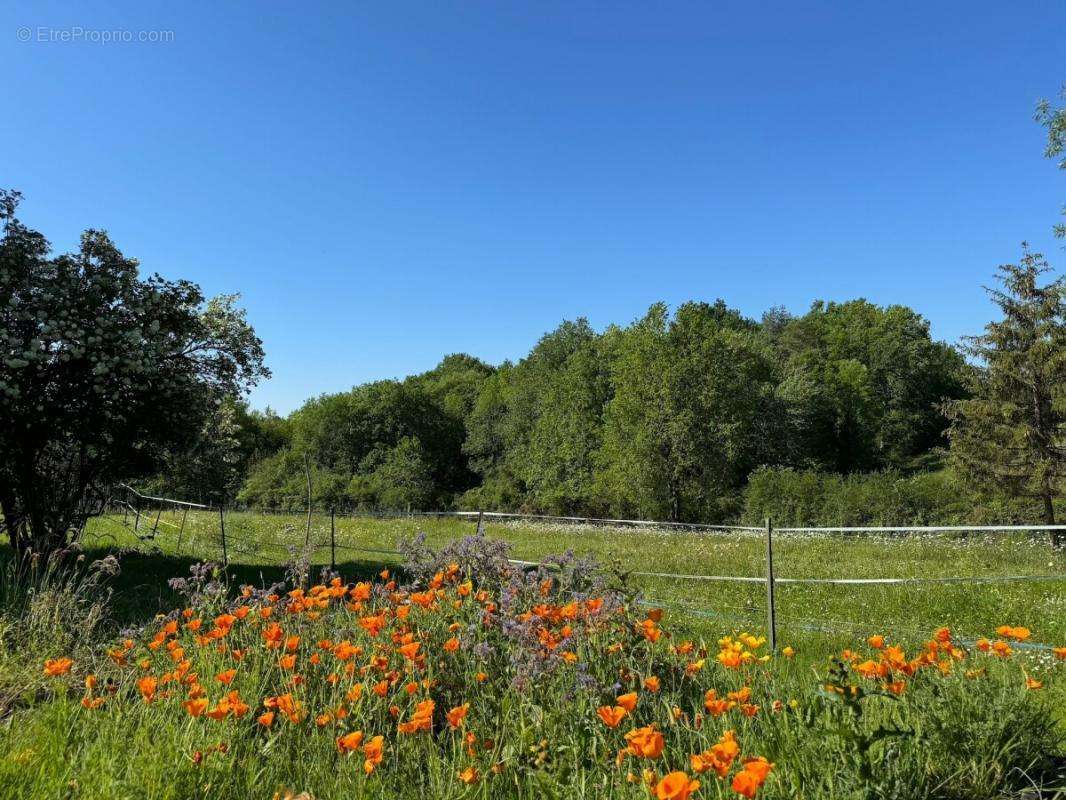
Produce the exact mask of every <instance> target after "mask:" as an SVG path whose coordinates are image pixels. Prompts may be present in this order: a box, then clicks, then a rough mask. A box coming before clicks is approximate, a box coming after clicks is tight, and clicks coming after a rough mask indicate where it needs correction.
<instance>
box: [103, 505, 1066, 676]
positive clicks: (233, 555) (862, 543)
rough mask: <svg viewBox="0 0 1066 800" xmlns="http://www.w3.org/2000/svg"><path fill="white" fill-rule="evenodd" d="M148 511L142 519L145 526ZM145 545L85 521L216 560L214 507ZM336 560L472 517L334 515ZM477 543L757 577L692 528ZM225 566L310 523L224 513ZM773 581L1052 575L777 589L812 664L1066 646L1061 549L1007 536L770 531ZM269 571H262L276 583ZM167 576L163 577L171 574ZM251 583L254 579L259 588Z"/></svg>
mask: <svg viewBox="0 0 1066 800" xmlns="http://www.w3.org/2000/svg"><path fill="white" fill-rule="evenodd" d="M154 519H155V518H154V517H152V516H150V515H147V514H146V515H145V517H144V518H143V520H142V521H143V522H144V525H145V527H146V528H147V529H148V530H149V531H150V530H151V527H152V523H154ZM162 520H163V522H164V523H169V524H160V525H159V526H158V528H157V530H158V534H157V536H156V538H155V539H154V540H153V541H150V542H142V541H139V540H138V539H136V538H135V537H133V536H132V535H131V531H130V527H129V525H128V524H126V525H124V524H123V523H122V520H121V517H111V518H103V519H97V520H94V521H93V522H92V523H91V524H90V527H89V529H88V533H87V536H86V542H87V543H94V542H95V543H108V544H111V543H118V544H121V545H125V546H138V547H145V546H146V545H147V546H148V547H150V548H157V549H158V552H159V553H160V554H163V555H175V554H178V553H179V552H180V553H181V554H183V555H187V556H190V557H199V558H210V559H215V560H219V559H221V546H220V536H219V521H218V515H217V513H206V512H192V513H190V514H189V516H188V518H187V521H186V526H185V530H184V533H183V536H182V540H181V542H180V547H179V542H178V539H177V528H176V527H174V526H176V525H179V524H180V521H181V518H180V516H179V515H178V514H177V513H175V512H169V511H168V512H166V513H165V514H164V515H163V517H162ZM335 524H336V533H335V540H336V544H337V560H338V562H340V563H341V564H351V567H349V568H348V569H346V570H345V571H346V572H350V571H351V568H352V567H359V566H362V565H366V564H368V563H369V562H373V561H380V562H381V563H398V561H399V559H400V557H399V556H396V555H391V554H389V553H387V552H383V551H388V550H395V549H396V546H397V543H398V542H399V541H400V539H402V538H404V537H411V536H414V535H415V534H417V533H420V532H421V533H424V534H425V535H426V538H427V542H428V543H429V544H430V545H431V546H439V545H441V544H444V543H446V542H448V541H453V540H455V539H457V538H460V537H462V536H465V535H469V534H471V533H473V532H474V530H475V523H474V521H473V520H469V519H456V518H433V517H416V518H410V517H400V518H384V519H377V518H369V517H354V518H351V517H337V518H336V523H335ZM484 529H485V532H486V535H487V536H489V537H492V538H498V539H502V540H504V541H506V542H508V543H509V544H510V545H511V548H512V550H511V552H512V557H513V558H516V559H523V560H530V561H536V560H539V559H540V558H543V557H544V556H547V555H551V554H557V553H562V552H565V551H566V550H573V551H574V552H575V553H576V554H578V555H589V556H592V557H594V558H595V559H597V560H598V561H599V562H601V563H603V564H605V565H607V566H609V567H613V568H616V569H618V570H620V571H622V572H627V571H629V572H662V573H674V574H683V575H727V576H749V577H759V578H762V577H764V576H765V569H766V545H765V539H764V537H763V535H762V534H761V533H758V532H752V533H745V532H738V531H727V532H721V533H691V532H676V531H667V530H647V529H632V528H601V527H593V526H574V525H562V524H560V525H546V524H539V523H530V522H515V523H511V522H508V523H499V522H495V521H488V522H486V523H485V526H484ZM226 532H227V535H228V539H229V541H228V544H229V558H230V562H231V563H233V564H235V565H239V567H240V568H241V569H242V570H244V571H245V572H249V571H251V573H252V574H253V575H254V572H255V568H257V567H270V566H277V565H280V564H283V563H284V562H285V561H286V560H287V559H288V558H289V557H290V549H289V548H300V547H302V545H303V542H304V539H305V535H306V516H303V515H300V514H290V515H285V514H262V513H243V512H242V513H235V512H230V513H227V515H226ZM329 541H330V521H329V517H328V516H325V515H315V516H313V517H312V526H311V542H312V543H313V544H317V545H319V546H318V547H317V548H316V549H315V550H314V551H313V552H312V561H313V563H315V564H318V565H328V564H329V559H330V550H329ZM774 565H775V573H776V576H777V577H778V578H884V577H902V578H934V577H965V576H973V577H993V576H1003V575H1058V576H1062V579H1061V580H1057V581H1039V582H1010V583H976V584H967V583H955V584H904V585H884V584H873V585H817V584H814V585H812V584H778V585H777V587H776V592H777V596H776V603H775V605H776V609H777V626H778V638H779V641H780V642H781V643H782V644H792V645H794V646H797V647H802V649H803V650H813V651H814V652H813V655H815V656H816V657H818V658H821V657H823V656H824V655H825V654H826V653H828V652H831V651H835V650H837V649H839V648H840V647H841V646H845V645H846V644H847V643H848V642H850V641H853V640H854V639H855V638H856V637H860V638H864V637H866V636H868V635H870V634H873V633H888V634H892V635H893V636H895V637H896V638H897V639H898V640H900V641H905V642H917V641H921V640H922V639H923V638H925V637H927V636H929V634H930V633H931V632H932V631H933V630H934V629H935V628H937V627H939V626H941V625H948V626H950V627H951V628H952V629H953V630H955V631H956V632H957V635H959V636H961V637H963V638H966V639H971V640H972V639H976V638H978V637H981V636H988V635H990V634H991V633H992V630H993V629H994V628H995V627H996V626H998V625H1001V624H1010V625H1025V626H1027V627H1029V628H1030V629H1031V630H1032V631H1033V632H1034V638H1035V639H1036V640H1038V641H1040V642H1044V643H1050V644H1055V645H1058V644H1061V643H1063V642H1064V641H1066V554H1064V553H1062V552H1059V553H1057V554H1056V553H1053V552H1052V550H1051V549H1050V548H1049V546H1048V544H1047V541H1046V539H1045V538H1044V537H1042V536H1027V535H1020V534H1007V533H977V534H967V535H965V536H960V535H949V534H945V535H928V534H922V535H909V536H896V537H891V536H884V535H880V536H870V535H833V536H826V535H803V534H777V535H776V536H775V539H774ZM276 574H277V573H276V572H271V571H269V570H268V571H266V572H265V573H264V575H265V576H276ZM167 577H169V576H167ZM626 580H627V583H628V584H629V585H630V586H632V587H634V588H637V589H639V590H640V591H641V592H642V593H643V595H644V596H645V598H646V599H648V600H649V601H651V602H658V603H660V604H661V605H663V607H665V608H670V609H671V610H673V611H674V612H676V613H674V614H673V616H674V617H675V620H676V621H677V622H678V623H680V624H683V625H684V626H685V627H686V628H688V629H690V630H692V631H694V632H697V633H698V632H701V631H720V630H722V629H723V628H733V627H744V628H747V629H760V630H765V628H766V626H767V599H766V587H765V584H764V583H762V582H760V583H734V582H720V581H701V580H685V579H673V578H653V577H644V576H639V575H630V576H628V577H627V578H626ZM257 582H258V581H257Z"/></svg>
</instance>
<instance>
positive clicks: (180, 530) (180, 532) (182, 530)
mask: <svg viewBox="0 0 1066 800" xmlns="http://www.w3.org/2000/svg"><path fill="white" fill-rule="evenodd" d="M188 516H189V507H188V506H185V509H184V510H183V511H182V512H181V527H180V528H178V555H179V556H180V555H181V537H182V536H183V535H184V533H185V519H186V518H187V517H188Z"/></svg>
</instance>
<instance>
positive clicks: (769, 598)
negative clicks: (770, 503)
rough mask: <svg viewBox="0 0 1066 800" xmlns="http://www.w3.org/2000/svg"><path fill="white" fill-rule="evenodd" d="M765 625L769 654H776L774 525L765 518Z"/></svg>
mask: <svg viewBox="0 0 1066 800" xmlns="http://www.w3.org/2000/svg"><path fill="white" fill-rule="evenodd" d="M766 623H767V628H768V629H769V637H770V652H771V653H776V652H777V609H776V608H775V607H774V525H773V523H772V522H771V521H770V518H769V517H767V518H766Z"/></svg>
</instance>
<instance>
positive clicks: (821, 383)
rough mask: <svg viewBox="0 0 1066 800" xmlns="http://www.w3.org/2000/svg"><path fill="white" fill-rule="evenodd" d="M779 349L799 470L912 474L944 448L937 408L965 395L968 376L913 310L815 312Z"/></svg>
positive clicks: (851, 307) (860, 304)
mask: <svg viewBox="0 0 1066 800" xmlns="http://www.w3.org/2000/svg"><path fill="white" fill-rule="evenodd" d="M773 341H774V349H775V351H776V353H777V357H778V359H779V360H780V362H781V363H782V364H783V365H784V368H783V374H782V376H781V382H780V384H779V386H778V388H777V396H778V397H779V398H780V400H781V401H782V402H783V403H784V405H785V408H786V414H787V426H786V429H785V431H784V441H786V442H787V443H788V445H789V449H790V451H791V452H790V453H788V461H789V462H791V463H793V464H794V465H797V466H799V465H810V466H815V467H818V468H821V469H828V470H832V471H835V472H841V473H849V472H861V471H869V470H877V469H885V468H895V469H905V468H907V467H908V466H909V465H910V462H911V460H912V459H914V458H915V457H917V456H920V455H922V454H923V453H926V452H928V451H929V450H930V449H932V448H934V447H937V446H942V445H943V444H944V440H943V431H944V427H945V421H944V419H943V417H942V416H941V415H940V413H939V411H938V409H937V404H938V403H939V402H941V401H942V400H944V399H946V398H957V397H961V396H962V395H963V393H964V389H963V383H962V382H963V377H964V375H965V373H966V371H967V370H966V367H965V364H964V362H963V359H962V357H961V356H960V354H959V353H958V352H956V351H955V350H954V349H953V348H951V347H949V346H948V345H945V344H942V343H940V342H934V341H933V340H932V338H931V337H930V335H929V323H928V322H927V321H926V320H925V319H923V318H922V317H921V316H919V315H918V314H917V313H915V312H914V311H912V310H911V309H909V308H905V307H903V306H890V307H888V308H880V307H878V306H875V305H873V304H872V303H869V302H867V301H865V300H853V301H851V302H848V303H829V304H824V303H815V304H814V305H813V306H812V308H811V310H810V312H809V313H807V314H806V315H805V316H803V317H800V318H797V319H794V320H790V321H788V322H787V323H786V324H784V325H783V326H781V327H780V330H779V331H778V332H777V334H776V335H775V336H774V339H773Z"/></svg>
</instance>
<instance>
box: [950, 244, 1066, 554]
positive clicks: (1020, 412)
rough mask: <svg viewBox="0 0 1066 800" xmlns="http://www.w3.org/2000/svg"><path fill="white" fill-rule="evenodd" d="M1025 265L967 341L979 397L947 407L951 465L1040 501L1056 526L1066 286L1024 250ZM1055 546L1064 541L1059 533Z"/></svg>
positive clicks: (1065, 388) (1004, 275)
mask: <svg viewBox="0 0 1066 800" xmlns="http://www.w3.org/2000/svg"><path fill="white" fill-rule="evenodd" d="M1023 248H1024V252H1023V257H1022V259H1021V263H1020V264H1006V265H1004V266H1001V267H1000V268H999V274H998V276H997V277H998V280H999V281H1000V283H1001V285H1002V288H994V289H988V290H987V291H988V293H989V295H990V296H991V298H992V300H993V301H994V302H995V303H996V305H997V306H999V308H1000V309H1001V310H1002V312H1003V319H1001V320H999V321H997V322H991V323H989V324H988V325H987V326H986V327H985V332H984V334H982V335H981V336H974V337H970V338H969V339H968V340H967V346H966V347H967V350H968V352H969V353H970V354H971V355H972V356H974V357H975V358H976V359H977V360H978V362H979V365H978V367H977V368H976V369H975V370H974V371H973V373H972V379H971V383H972V385H971V390H972V393H973V396H972V397H971V398H969V399H965V400H956V401H954V402H952V403H949V404H948V405H947V407H946V411H947V414H948V417H949V418H950V420H951V427H950V429H949V431H948V434H949V437H950V439H951V455H952V460H953V462H954V464H955V466H956V468H957V469H958V471H959V473H960V474H961V475H962V476H963V477H964V478H965V479H967V480H968V481H969V482H971V483H972V484H973V485H975V486H977V487H978V488H982V489H986V490H991V491H994V492H996V493H1006V494H1008V495H1009V496H1013V497H1024V498H1032V499H1035V500H1038V501H1039V502H1040V503H1041V506H1042V509H1043V517H1044V521H1045V522H1046V523H1047V524H1049V525H1053V524H1054V523H1055V498H1056V497H1057V496H1058V495H1059V494H1061V492H1062V489H1063V485H1064V482H1066V280H1064V279H1063V278H1061V277H1060V278H1058V279H1056V280H1054V281H1052V282H1051V283H1048V284H1047V285H1045V286H1040V285H1039V283H1038V282H1039V279H1040V276H1041V275H1042V274H1043V273H1045V272H1048V271H1049V269H1050V268H1049V267H1048V265H1047V262H1046V261H1045V260H1044V258H1043V256H1041V255H1040V254H1038V253H1031V252H1030V251H1029V249H1028V247H1027V246H1025V245H1024V244H1023ZM1051 540H1052V544H1053V545H1054V546H1056V547H1058V546H1060V544H1061V542H1062V537H1061V536H1059V535H1058V533H1057V532H1054V533H1052V536H1051Z"/></svg>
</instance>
